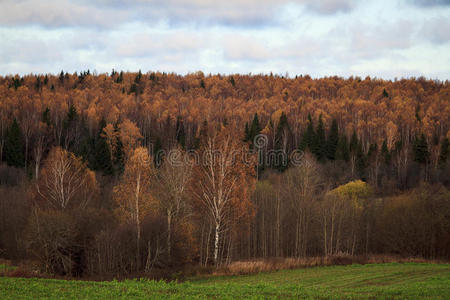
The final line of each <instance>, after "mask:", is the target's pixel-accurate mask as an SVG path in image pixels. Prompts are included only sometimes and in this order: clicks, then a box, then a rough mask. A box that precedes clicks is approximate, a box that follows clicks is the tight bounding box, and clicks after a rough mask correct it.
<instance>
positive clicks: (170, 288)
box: [0, 263, 450, 299]
mask: <svg viewBox="0 0 450 300" xmlns="http://www.w3.org/2000/svg"><path fill="white" fill-rule="evenodd" d="M0 298H1V299H118V298H122V299H123V298H126V299H161V298H164V299H167V298H171V299H192V298H197V299H204V298H211V299H237V298H238V299H239V298H246V299H248V298H251V299H268V298H311V299H317V298H322V299H324V298H332V299H336V298H338V299H340V298H345V299H360V298H368V299H374V298H380V299H386V298H389V299H392V298H395V299H426V298H428V299H450V265H449V264H419V263H405V264H397V263H391V264H372V265H349V266H329V267H315V268H308V269H297V270H283V271H277V272H271V273H261V274H256V275H242V276H224V277H209V278H192V279H191V280H189V281H186V282H182V283H176V282H170V283H166V282H162V281H161V282H157V281H149V280H127V281H122V282H117V281H111V282H91V281H65V280H54V279H27V278H9V277H0Z"/></svg>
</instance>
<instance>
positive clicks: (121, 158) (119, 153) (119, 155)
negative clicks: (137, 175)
mask: <svg viewBox="0 0 450 300" xmlns="http://www.w3.org/2000/svg"><path fill="white" fill-rule="evenodd" d="M114 131H115V132H116V133H118V132H119V126H118V125H117V124H115V125H114ZM113 163H114V173H115V174H117V175H121V174H122V173H123V171H124V169H125V153H124V152H123V144H122V140H121V139H120V135H119V134H116V148H115V149H114V152H113Z"/></svg>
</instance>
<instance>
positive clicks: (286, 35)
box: [0, 0, 450, 80]
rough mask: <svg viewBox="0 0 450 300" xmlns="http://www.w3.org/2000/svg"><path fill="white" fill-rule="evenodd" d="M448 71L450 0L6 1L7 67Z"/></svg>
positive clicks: (3, 38) (1, 39)
mask: <svg viewBox="0 0 450 300" xmlns="http://www.w3.org/2000/svg"><path fill="white" fill-rule="evenodd" d="M113 68H114V69H116V70H123V71H137V70H142V72H144V73H146V72H148V71H161V72H175V73H179V74H186V73H192V72H196V71H202V72H204V73H205V74H208V73H213V74H217V73H221V74H234V73H241V74H249V73H252V74H259V73H265V74H268V73H271V72H272V73H274V74H281V75H286V74H288V75H289V76H291V77H292V76H295V75H300V74H309V75H310V76H312V77H315V78H316V77H324V76H334V75H337V76H343V77H349V76H360V77H363V78H364V77H365V76H371V77H378V78H384V79H394V78H409V77H419V76H424V77H426V78H430V79H439V80H447V79H449V78H450V0H374V1H370V0H369V1H357V0H323V1H319V0H292V1H288V0H240V1H238V0H221V1H215V0H128V1H119V0H72V1H71V0H0V75H9V74H21V75H23V74H29V73H34V74H43V73H59V72H61V70H64V71H65V72H69V73H73V72H75V71H78V72H79V71H84V70H87V69H90V70H91V71H96V72H97V73H104V72H111V70H112V69H113Z"/></svg>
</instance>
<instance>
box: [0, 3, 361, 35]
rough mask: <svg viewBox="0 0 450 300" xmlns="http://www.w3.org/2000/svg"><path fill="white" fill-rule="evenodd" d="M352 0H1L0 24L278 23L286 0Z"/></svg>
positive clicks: (336, 6)
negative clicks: (278, 17) (278, 16)
mask: <svg viewBox="0 0 450 300" xmlns="http://www.w3.org/2000/svg"><path fill="white" fill-rule="evenodd" d="M354 3H355V2H354V0H324V1H315V0H278V1H277V0H265V1H261V0H241V1H238V0H228V1H207V0H184V1H183V0H165V1H164V0H130V1H126V2H122V1H118V0H111V1H107V0H93V1H87V0H78V1H69V0H61V1H55V0H41V1H39V3H36V1H33V0H22V1H14V0H3V1H1V2H0V8H1V9H0V25H4V26H17V25H29V24H37V25H40V26H46V27H64V26H66V27H73V26H79V27H81V26H82V27H93V26H95V27H99V28H108V27H114V26H119V25H121V24H124V23H127V22H135V21H140V22H144V23H147V24H149V25H154V24H155V23H158V22H161V21H163V22H168V23H169V24H172V25H173V24H175V25H178V24H196V25H201V26H205V25H211V24H219V25H223V26H247V27H248V26H250V27H260V26H272V25H277V23H278V21H277V20H278V19H277V14H279V13H280V11H281V10H282V8H283V7H284V6H285V5H287V4H295V5H299V6H302V7H305V8H306V9H307V10H308V11H312V12H315V13H319V14H327V15H329V14H334V13H338V12H348V11H350V10H351V9H352V8H353V7H354Z"/></svg>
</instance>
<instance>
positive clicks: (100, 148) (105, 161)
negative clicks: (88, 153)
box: [94, 119, 113, 175]
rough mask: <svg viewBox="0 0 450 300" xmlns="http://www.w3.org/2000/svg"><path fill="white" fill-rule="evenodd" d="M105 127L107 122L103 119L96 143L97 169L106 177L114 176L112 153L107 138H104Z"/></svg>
mask: <svg viewBox="0 0 450 300" xmlns="http://www.w3.org/2000/svg"><path fill="white" fill-rule="evenodd" d="M105 127H106V121H105V119H102V120H101V121H100V124H99V131H98V134H97V137H96V141H95V155H94V156H95V169H96V170H99V171H102V172H103V173H104V174H106V175H111V174H113V166H112V161H111V152H110V149H109V146H108V143H107V142H106V139H105V137H103V136H102V132H103V128H105Z"/></svg>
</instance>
